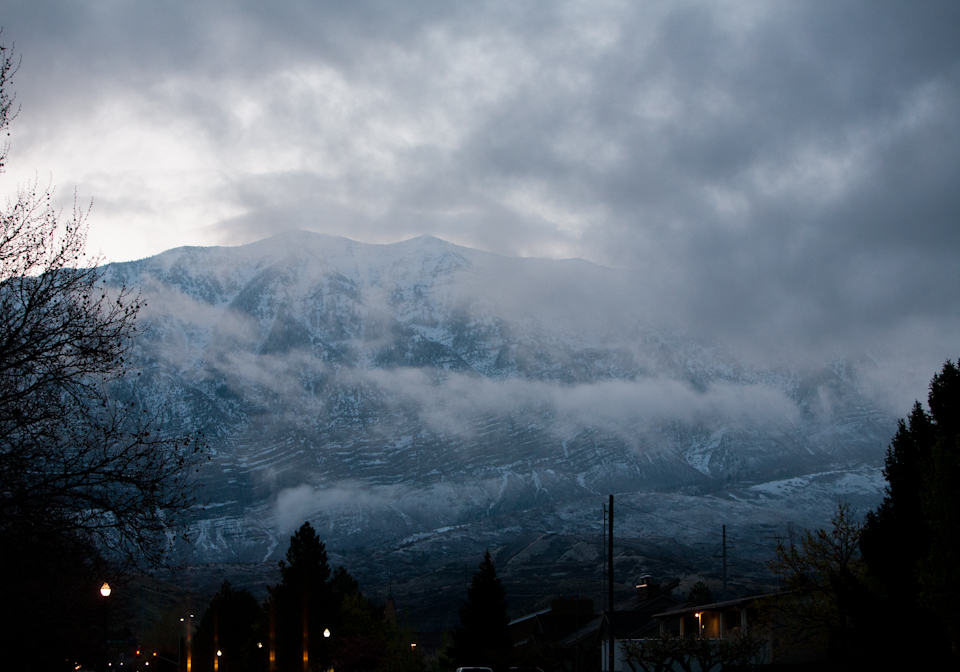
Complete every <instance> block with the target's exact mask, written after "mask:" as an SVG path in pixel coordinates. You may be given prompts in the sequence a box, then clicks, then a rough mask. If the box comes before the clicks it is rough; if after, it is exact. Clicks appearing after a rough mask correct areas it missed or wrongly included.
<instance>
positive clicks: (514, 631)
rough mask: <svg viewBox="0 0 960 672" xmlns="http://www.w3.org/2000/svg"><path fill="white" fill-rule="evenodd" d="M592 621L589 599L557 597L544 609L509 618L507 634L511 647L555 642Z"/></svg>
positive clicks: (594, 615) (591, 607)
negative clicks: (508, 631) (512, 644)
mask: <svg viewBox="0 0 960 672" xmlns="http://www.w3.org/2000/svg"><path fill="white" fill-rule="evenodd" d="M595 620H597V617H596V614H595V613H594V610H593V600H592V599H589V598H586V597H580V598H576V597H560V598H558V599H556V600H552V601H551V602H550V607H549V608H547V609H541V610H540V611H537V612H534V613H532V614H527V615H525V616H521V617H520V618H516V619H514V620H512V621H510V637H511V638H512V639H513V643H514V646H522V645H524V644H543V643H548V642H549V643H557V642H560V641H562V640H563V639H565V638H566V637H568V636H569V635H570V634H571V633H573V632H576V631H578V630H580V629H581V628H582V627H584V626H585V625H587V624H589V623H591V622H593V621H595Z"/></svg>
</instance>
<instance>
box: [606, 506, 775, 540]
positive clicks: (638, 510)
mask: <svg viewBox="0 0 960 672" xmlns="http://www.w3.org/2000/svg"><path fill="white" fill-rule="evenodd" d="M620 506H623V507H626V508H628V509H631V510H633V511H637V512H638V513H643V514H646V515H648V516H653V517H654V518H659V519H660V520H665V521H667V522H668V523H673V524H674V525H680V526H681V527H689V528H690V529H691V530H696V531H697V532H703V533H704V534H712V535H714V536H715V537H722V536H724V535H722V534H721V533H720V532H713V531H711V530H704V529H702V528H699V527H694V526H693V525H688V524H687V523H681V522H680V521H679V520H671V519H670V518H664V517H663V516H658V515H657V514H655V513H652V512H650V511H644V510H643V509H638V508H637V507H635V506H630V505H629V504H623V503H622V502H621V504H620ZM727 539H730V540H731V541H737V542H740V543H741V544H753V545H754V546H759V547H760V548H767V549H769V546H766V545H764V544H758V543H757V542H755V541H748V540H746V539H737V538H736V537H730V536H728V537H727Z"/></svg>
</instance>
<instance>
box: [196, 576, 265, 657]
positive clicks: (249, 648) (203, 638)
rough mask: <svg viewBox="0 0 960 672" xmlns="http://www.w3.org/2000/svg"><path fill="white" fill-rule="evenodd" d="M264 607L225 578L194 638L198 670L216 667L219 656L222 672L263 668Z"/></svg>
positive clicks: (201, 620)
mask: <svg viewBox="0 0 960 672" xmlns="http://www.w3.org/2000/svg"><path fill="white" fill-rule="evenodd" d="M262 621H263V610H262V609H261V608H260V605H259V604H257V600H256V598H255V597H254V596H253V595H252V594H251V593H250V591H248V590H245V589H241V590H234V588H233V586H232V585H230V582H229V581H224V582H223V584H222V585H221V586H220V590H218V591H217V594H216V595H214V596H213V600H212V601H211V602H210V606H209V607H207V611H206V612H205V613H204V615H203V617H202V618H201V619H200V625H199V626H198V627H197V632H196V634H195V635H194V638H193V647H194V649H193V651H194V654H193V666H194V669H195V670H197V672H206V671H207V670H213V667H214V665H213V661H214V658H215V657H217V650H220V651H221V653H222V654H223V655H221V656H219V660H218V668H219V669H220V670H221V672H247V671H253V670H258V669H260V664H259V660H258V657H259V656H258V651H259V649H258V648H257V642H258V641H260V638H259V637H260V635H261V632H260V624H261V622H262Z"/></svg>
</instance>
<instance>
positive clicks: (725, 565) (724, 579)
mask: <svg viewBox="0 0 960 672" xmlns="http://www.w3.org/2000/svg"><path fill="white" fill-rule="evenodd" d="M720 599H721V600H722V601H726V599H727V526H726V525H724V526H723V592H722V593H720Z"/></svg>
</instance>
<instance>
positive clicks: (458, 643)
mask: <svg viewBox="0 0 960 672" xmlns="http://www.w3.org/2000/svg"><path fill="white" fill-rule="evenodd" d="M508 624H509V620H508V619H507V591H506V589H505V588H504V587H503V584H502V583H501V582H500V579H498V578H497V570H496V567H494V564H493V559H492V558H491V557H490V551H489V550H488V551H487V552H486V553H485V554H484V556H483V560H482V561H481V562H480V567H479V569H477V571H476V572H475V573H474V575H473V580H472V581H471V582H470V588H469V589H468V590H467V599H466V600H464V602H463V606H462V607H461V608H460V626H459V627H457V628H454V630H453V632H452V633H451V639H452V643H451V646H450V649H449V650H448V652H447V656H446V657H447V658H448V661H447V662H449V663H451V664H453V665H455V666H484V667H505V666H507V665H508V664H509V663H510V657H511V655H510V654H511V653H512V649H513V645H512V642H511V640H510V631H509V627H508Z"/></svg>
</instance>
